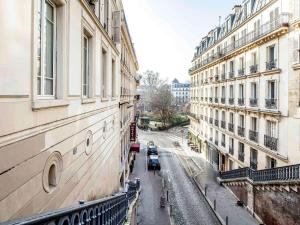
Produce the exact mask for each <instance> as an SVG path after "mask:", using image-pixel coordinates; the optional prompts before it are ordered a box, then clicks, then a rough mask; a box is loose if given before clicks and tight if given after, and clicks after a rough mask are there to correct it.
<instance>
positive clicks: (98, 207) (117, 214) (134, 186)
mask: <svg viewBox="0 0 300 225" xmlns="http://www.w3.org/2000/svg"><path fill="white" fill-rule="evenodd" d="M139 189H140V182H139V180H136V182H129V183H128V186H127V191H126V192H124V193H119V194H116V195H115V196H112V197H108V198H103V199H100V200H95V201H90V202H83V201H82V202H80V203H79V204H78V205H76V206H72V207H70V208H65V209H59V210H55V211H52V212H47V213H43V214H39V215H35V216H31V217H29V218H23V219H19V220H15V221H8V222H6V223H4V224H5V225H15V224H22V225H39V224H44V225H67V224H82V225H84V224H99V225H106V224H114V225H121V224H124V222H125V220H126V216H127V213H128V207H129V204H130V202H131V201H132V200H133V199H134V198H135V196H136V194H137V192H138V190H139Z"/></svg>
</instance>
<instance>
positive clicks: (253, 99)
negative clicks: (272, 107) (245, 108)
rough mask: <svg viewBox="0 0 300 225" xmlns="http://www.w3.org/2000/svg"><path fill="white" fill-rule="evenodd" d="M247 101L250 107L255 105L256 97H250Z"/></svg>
mask: <svg viewBox="0 0 300 225" xmlns="http://www.w3.org/2000/svg"><path fill="white" fill-rule="evenodd" d="M249 103H250V106H251V107H257V98H250V99H249Z"/></svg>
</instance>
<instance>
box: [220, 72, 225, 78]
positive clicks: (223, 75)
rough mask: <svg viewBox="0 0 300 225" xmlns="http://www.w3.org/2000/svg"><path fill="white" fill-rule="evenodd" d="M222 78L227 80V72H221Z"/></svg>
mask: <svg viewBox="0 0 300 225" xmlns="http://www.w3.org/2000/svg"><path fill="white" fill-rule="evenodd" d="M221 79H222V80H225V79H226V75H225V72H224V73H222V74H221Z"/></svg>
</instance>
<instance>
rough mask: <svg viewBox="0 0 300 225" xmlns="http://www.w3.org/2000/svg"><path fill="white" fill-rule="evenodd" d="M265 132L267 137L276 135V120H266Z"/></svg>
mask: <svg viewBox="0 0 300 225" xmlns="http://www.w3.org/2000/svg"><path fill="white" fill-rule="evenodd" d="M266 134H267V135H268V136H269V137H276V136H277V134H276V122H273V121H269V120H267V121H266Z"/></svg>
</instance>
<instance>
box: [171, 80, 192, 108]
mask: <svg viewBox="0 0 300 225" xmlns="http://www.w3.org/2000/svg"><path fill="white" fill-rule="evenodd" d="M171 92H172V94H173V96H174V97H175V104H176V105H184V104H186V103H189V102H190V83H187V82H186V83H180V82H179V81H178V80H177V79H176V78H175V79H174V80H173V81H172V85H171Z"/></svg>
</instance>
